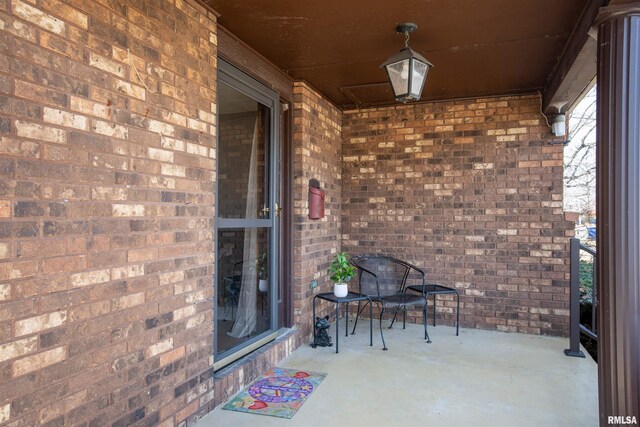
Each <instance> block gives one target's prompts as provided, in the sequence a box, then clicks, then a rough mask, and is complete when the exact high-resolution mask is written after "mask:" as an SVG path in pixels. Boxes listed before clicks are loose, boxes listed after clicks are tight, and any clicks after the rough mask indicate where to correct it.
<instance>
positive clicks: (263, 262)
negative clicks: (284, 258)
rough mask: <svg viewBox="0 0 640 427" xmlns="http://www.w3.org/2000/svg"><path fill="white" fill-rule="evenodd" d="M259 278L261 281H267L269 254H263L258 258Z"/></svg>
mask: <svg viewBox="0 0 640 427" xmlns="http://www.w3.org/2000/svg"><path fill="white" fill-rule="evenodd" d="M258 277H259V278H260V280H267V278H268V274H267V253H266V252H262V254H261V255H260V256H259V257H258Z"/></svg>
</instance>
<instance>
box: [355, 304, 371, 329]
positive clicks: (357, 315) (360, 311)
mask: <svg viewBox="0 0 640 427" xmlns="http://www.w3.org/2000/svg"><path fill="white" fill-rule="evenodd" d="M367 304H371V303H370V302H369V301H367V302H366V303H365V305H363V306H362V308H360V301H358V314H356V321H355V322H354V323H353V330H352V331H351V335H353V334H355V333H356V326H358V318H359V317H360V313H362V310H364V309H365V307H366V306H367Z"/></svg>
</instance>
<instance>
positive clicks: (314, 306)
mask: <svg viewBox="0 0 640 427" xmlns="http://www.w3.org/2000/svg"><path fill="white" fill-rule="evenodd" d="M312 306H313V318H312V319H311V328H312V329H313V344H312V346H313V348H316V297H313V304H312Z"/></svg>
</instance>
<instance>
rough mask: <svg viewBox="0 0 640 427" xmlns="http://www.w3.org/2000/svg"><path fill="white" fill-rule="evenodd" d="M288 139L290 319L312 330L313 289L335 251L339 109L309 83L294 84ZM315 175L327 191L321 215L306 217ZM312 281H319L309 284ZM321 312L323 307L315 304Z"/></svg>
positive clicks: (324, 280) (323, 282)
mask: <svg viewBox="0 0 640 427" xmlns="http://www.w3.org/2000/svg"><path fill="white" fill-rule="evenodd" d="M293 91H294V92H293V93H294V112H293V140H294V147H295V159H294V168H295V171H294V173H295V196H294V219H293V222H294V225H293V226H294V230H293V231H294V245H293V246H294V251H295V253H294V264H293V272H294V289H293V304H294V321H295V323H296V324H297V325H298V326H299V327H300V328H301V329H302V330H303V335H308V334H311V332H312V330H311V325H312V320H311V317H312V313H311V302H312V298H313V295H315V294H317V293H318V292H329V291H331V290H332V289H333V288H332V285H331V281H330V279H329V278H328V276H327V269H328V268H329V262H330V261H331V258H332V257H333V255H334V254H335V253H337V252H339V251H340V248H341V242H340V232H341V215H342V177H341V167H342V166H341V161H340V160H341V147H342V139H341V132H342V129H341V121H342V114H341V112H340V110H338V109H337V108H336V107H335V106H334V105H333V104H331V103H330V102H329V101H327V99H326V98H324V97H323V96H322V95H320V94H319V93H318V92H316V91H315V90H314V89H313V88H311V87H309V86H308V85H307V84H305V83H302V82H296V83H295V84H294V88H293ZM312 178H315V179H317V180H318V181H319V182H320V186H321V188H322V189H323V190H325V192H326V198H325V217H324V218H323V219H319V220H311V219H309V206H308V205H309V203H308V192H309V180H310V179H312ZM314 280H315V281H317V283H318V287H316V288H315V289H312V288H311V282H312V281H314ZM318 307H319V313H322V314H325V312H326V307H325V306H320V305H319V306H318Z"/></svg>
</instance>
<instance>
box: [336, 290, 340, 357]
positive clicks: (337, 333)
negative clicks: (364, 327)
mask: <svg viewBox="0 0 640 427" xmlns="http://www.w3.org/2000/svg"><path fill="white" fill-rule="evenodd" d="M339 305H340V304H339V303H337V302H336V354H337V353H338V339H339V338H340V333H339V332H338V319H339V314H340V313H338V307H339Z"/></svg>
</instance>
